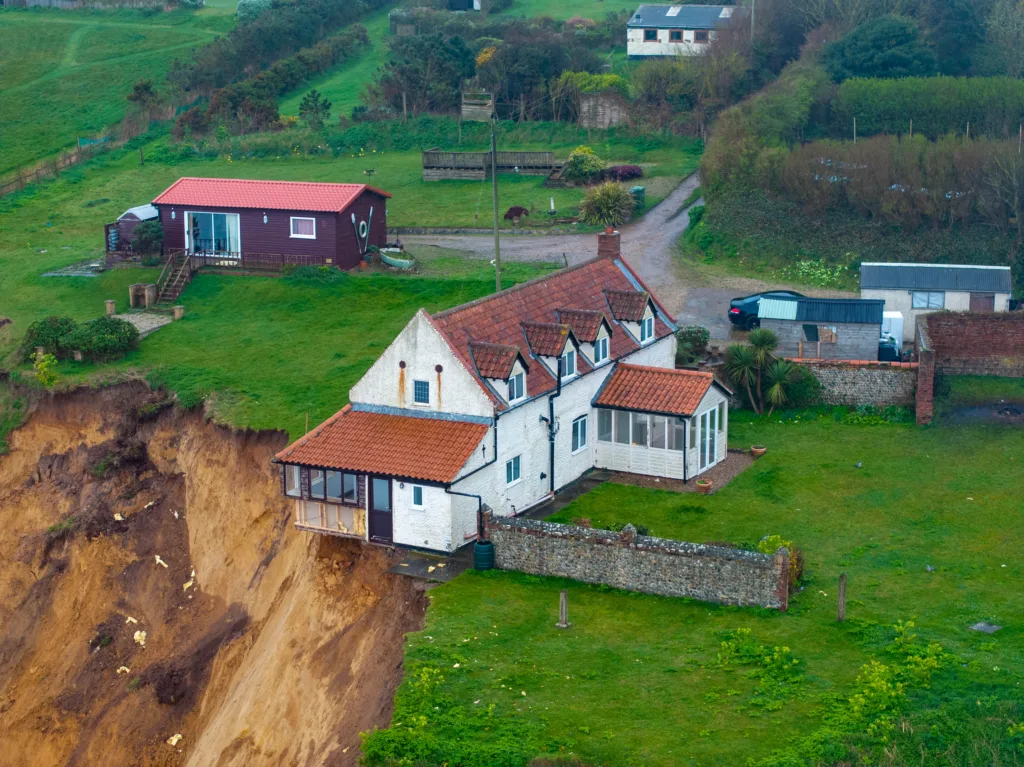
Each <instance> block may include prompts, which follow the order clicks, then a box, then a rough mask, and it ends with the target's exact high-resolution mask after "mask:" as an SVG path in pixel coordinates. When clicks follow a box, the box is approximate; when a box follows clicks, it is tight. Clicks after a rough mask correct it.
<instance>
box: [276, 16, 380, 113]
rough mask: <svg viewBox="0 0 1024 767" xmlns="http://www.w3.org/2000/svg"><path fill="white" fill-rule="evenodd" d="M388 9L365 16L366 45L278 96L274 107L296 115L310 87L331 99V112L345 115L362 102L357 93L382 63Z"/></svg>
mask: <svg viewBox="0 0 1024 767" xmlns="http://www.w3.org/2000/svg"><path fill="white" fill-rule="evenodd" d="M390 10H391V9H390V8H389V9H385V10H383V11H378V12H377V13H374V14H371V15H370V16H367V17H366V19H365V20H364V21H363V25H364V26H365V27H366V31H367V32H369V34H370V46H369V48H365V49H363V51H362V52H361V53H360V55H359V56H357V57H356V58H354V59H350V60H349V61H346V62H345V63H344V64H342V65H340V66H339V67H336V68H335V69H334V70H332V71H330V72H327V73H326V74H324V75H322V76H321V77H318V78H317V79H315V80H311V81H310V82H308V83H305V84H304V85H302V86H301V87H299V88H297V89H296V90H295V91H293V92H292V93H290V94H288V95H287V96H284V97H282V98H281V101H280V105H279V107H278V109H279V110H280V112H281V114H283V115H298V113H299V102H301V101H302V97H303V96H305V95H306V94H307V93H309V92H310V91H311V90H313V89H314V88H315V89H316V90H318V91H320V93H322V94H323V95H324V96H325V97H326V98H327V99H328V100H329V101H330V102H331V114H333V115H338V116H342V115H343V116H345V117H348V116H349V115H351V114H352V108H353V107H355V106H358V105H359V104H361V103H362V99H361V98H360V94H361V93H362V92H363V89H364V88H365V87H366V86H367V85H368V84H369V83H370V82H371V81H372V80H373V76H374V74H375V73H376V72H377V69H378V68H380V67H381V66H382V65H383V64H384V60H385V58H386V57H387V52H388V46H387V42H386V38H387V37H388V35H389V32H388V13H389V12H390Z"/></svg>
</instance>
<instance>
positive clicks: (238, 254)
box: [153, 178, 391, 269]
mask: <svg viewBox="0 0 1024 767" xmlns="http://www.w3.org/2000/svg"><path fill="white" fill-rule="evenodd" d="M389 197H391V195H390V194H388V193H387V192H383V191H381V190H379V189H374V188H373V187H370V186H367V185H366V184H326V183H318V182H307V181H255V180H248V179H237V178H180V179H178V180H177V181H175V182H174V183H173V184H172V185H171V186H170V187H168V188H167V190H166V191H164V192H163V193H162V194H161V195H160V196H159V197H157V198H156V199H155V200H153V205H155V206H156V208H157V210H159V211H160V223H161V225H162V226H163V230H164V250H165V251H171V252H173V251H181V250H184V251H185V252H187V253H189V254H198V255H205V256H215V257H216V258H217V260H218V261H227V260H230V259H238V260H243V257H248V256H249V255H250V254H253V255H260V256H264V255H269V254H273V255H274V256H275V257H280V260H281V262H282V263H319V264H332V265H334V266H338V267H340V268H342V269H351V268H352V267H355V266H358V265H359V262H360V261H361V260H362V259H363V257H364V256H365V255H366V252H367V249H368V248H369V247H370V246H376V247H378V248H379V247H383V246H384V244H385V243H386V241H387V199H388V198H389Z"/></svg>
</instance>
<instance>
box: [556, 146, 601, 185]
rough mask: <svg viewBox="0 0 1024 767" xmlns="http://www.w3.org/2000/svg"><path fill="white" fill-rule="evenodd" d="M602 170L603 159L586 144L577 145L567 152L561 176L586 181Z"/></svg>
mask: <svg viewBox="0 0 1024 767" xmlns="http://www.w3.org/2000/svg"><path fill="white" fill-rule="evenodd" d="M603 170H604V160H602V159H601V158H600V157H598V156H597V154H596V153H595V152H594V150H593V149H591V148H590V147H588V146H578V147H576V148H575V149H573V150H572V152H570V153H569V158H568V159H567V160H566V161H565V168H564V169H563V170H562V176H563V177H564V178H566V179H568V180H569V181H575V182H577V183H583V184H585V183H587V182H588V181H592V180H593V179H594V178H596V177H597V176H598V174H600V173H601V171H603Z"/></svg>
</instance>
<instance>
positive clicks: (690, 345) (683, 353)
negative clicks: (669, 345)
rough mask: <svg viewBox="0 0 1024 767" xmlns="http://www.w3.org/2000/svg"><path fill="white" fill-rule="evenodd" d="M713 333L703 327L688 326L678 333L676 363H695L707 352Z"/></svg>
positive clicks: (680, 329)
mask: <svg viewBox="0 0 1024 767" xmlns="http://www.w3.org/2000/svg"><path fill="white" fill-rule="evenodd" d="M710 340H711V332H710V331H709V330H708V329H707V328H705V327H703V326H702V325H687V326H686V327H683V328H679V330H677V331H676V362H678V363H682V364H686V363H689V362H694V361H696V360H698V359H700V358H701V357H703V356H704V354H705V353H706V352H707V349H708V341H710Z"/></svg>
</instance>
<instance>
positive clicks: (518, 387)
mask: <svg viewBox="0 0 1024 767" xmlns="http://www.w3.org/2000/svg"><path fill="white" fill-rule="evenodd" d="M525 395H526V377H525V376H524V375H523V374H522V373H516V374H515V375H514V376H512V377H511V378H509V379H508V401H509V402H510V403H511V402H516V401H517V400H521V399H522V398H523V397H524V396H525Z"/></svg>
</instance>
